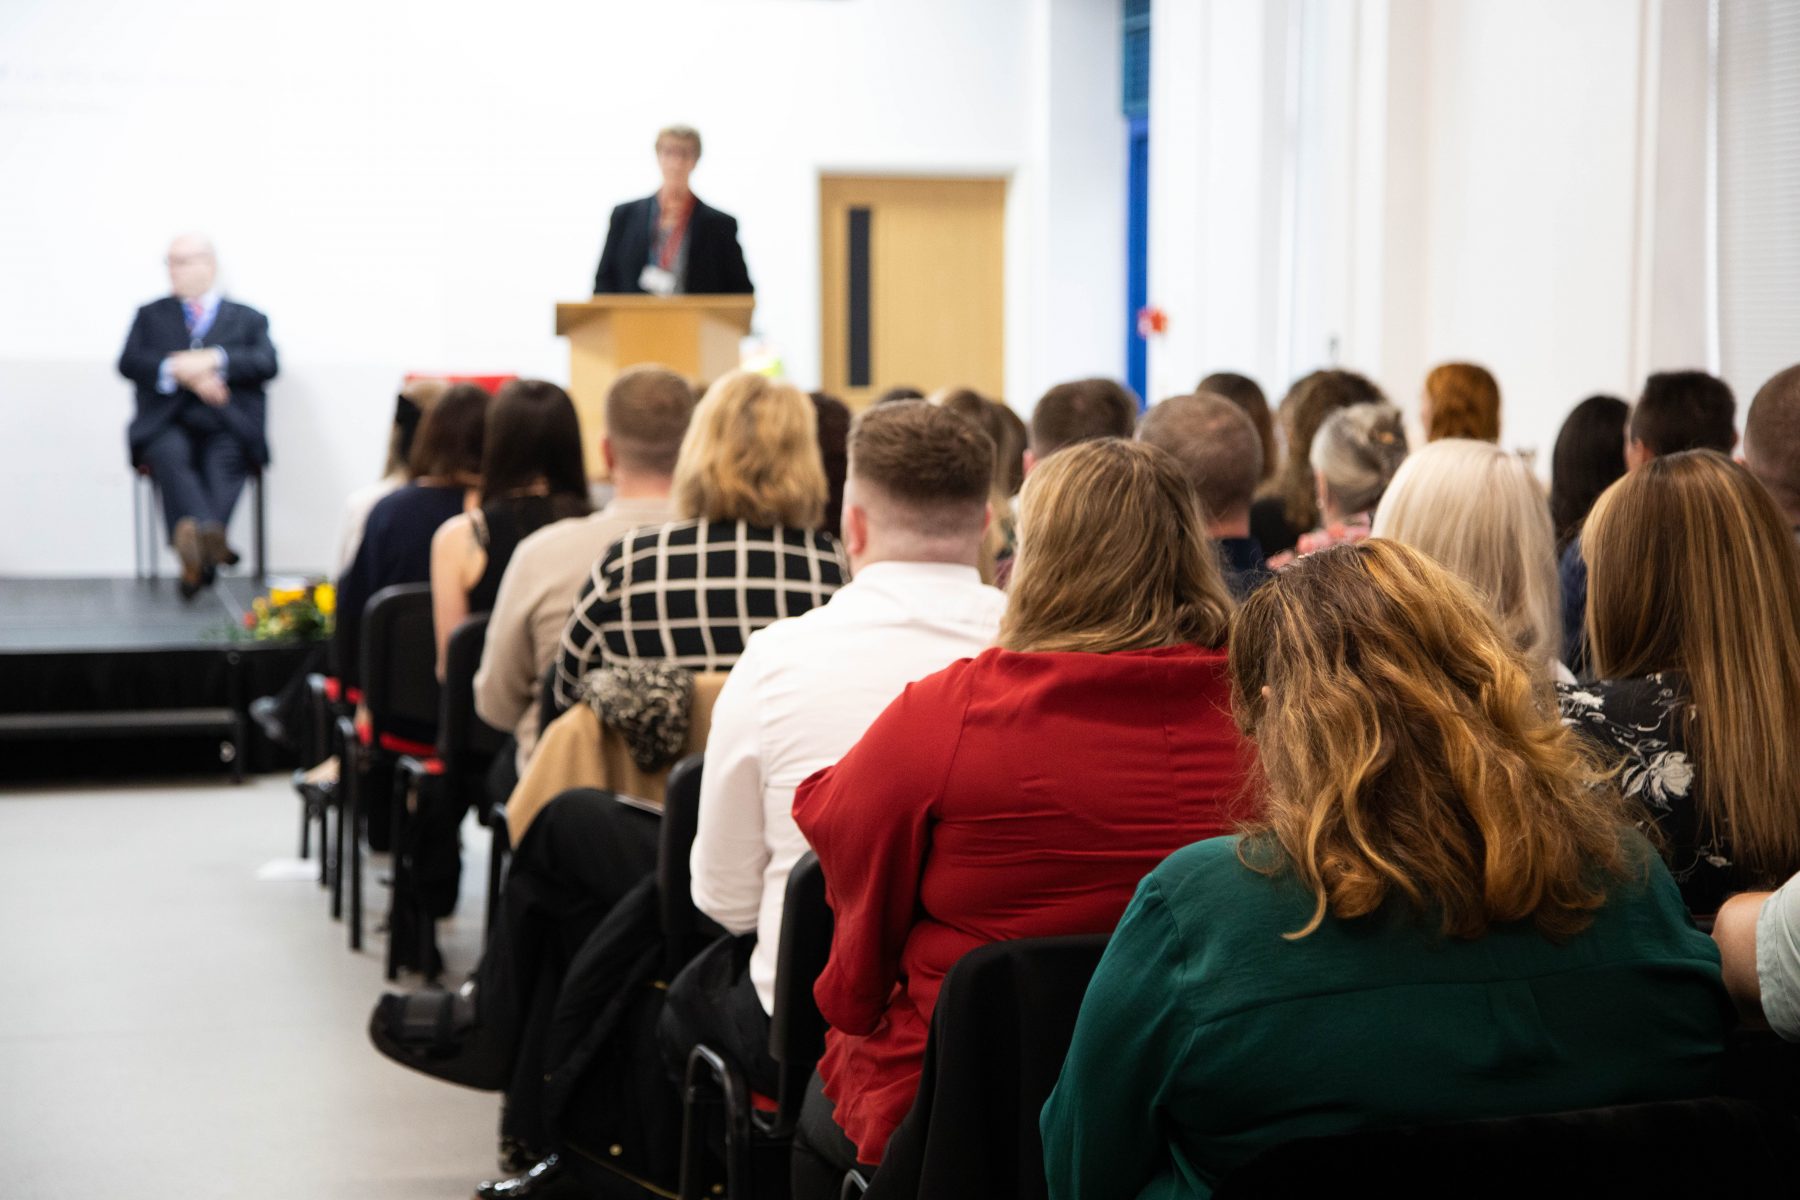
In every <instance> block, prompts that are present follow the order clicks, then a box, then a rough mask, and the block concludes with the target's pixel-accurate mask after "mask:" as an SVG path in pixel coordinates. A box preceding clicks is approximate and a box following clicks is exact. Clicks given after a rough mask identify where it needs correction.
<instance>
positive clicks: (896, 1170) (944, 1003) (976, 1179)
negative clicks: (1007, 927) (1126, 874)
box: [868, 934, 1107, 1200]
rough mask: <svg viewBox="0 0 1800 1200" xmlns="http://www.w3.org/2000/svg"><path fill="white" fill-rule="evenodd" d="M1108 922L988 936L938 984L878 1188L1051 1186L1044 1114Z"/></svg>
mask: <svg viewBox="0 0 1800 1200" xmlns="http://www.w3.org/2000/svg"><path fill="white" fill-rule="evenodd" d="M1106 941H1107V937H1106V935H1105V934H1084V935H1079V936H1074V937H1054V938H1027V939H1024V940H1021V941H1013V942H993V943H990V944H988V945H986V946H980V947H977V948H976V949H974V950H971V951H969V952H968V953H967V954H965V955H964V956H963V957H962V959H961V960H960V961H959V962H958V963H957V964H956V966H954V967H952V968H951V970H950V974H949V975H948V976H946V977H945V979H944V986H943V989H942V990H941V991H940V992H939V993H938V1001H937V1008H936V1010H935V1011H934V1012H933V1013H932V1017H931V1037H930V1040H929V1041H928V1042H927V1044H926V1048H925V1069H924V1073H923V1074H922V1075H921V1076H920V1079H919V1095H918V1098H917V1099H916V1100H915V1101H914V1102H913V1107H912V1111H911V1112H909V1113H908V1114H907V1116H906V1120H904V1121H903V1122H901V1124H900V1128H899V1129H897V1130H895V1132H894V1136H893V1137H892V1138H891V1139H890V1140H889V1142H888V1147H887V1153H886V1154H885V1155H884V1156H883V1157H882V1160H881V1170H880V1171H878V1172H876V1174H875V1178H874V1179H873V1180H872V1181H871V1182H870V1184H869V1190H868V1196H869V1197H870V1198H871V1200H879V1198H880V1197H899V1196H906V1197H913V1196H930V1197H932V1198H933V1200H959V1198H961V1197H968V1198H969V1200H976V1198H977V1197H989V1196H1012V1197H1018V1198H1020V1200H1031V1198H1034V1197H1045V1196H1047V1195H1048V1191H1049V1186H1048V1184H1046V1183H1045V1181H1044V1144H1043V1140H1042V1138H1040V1137H1039V1135H1038V1114H1039V1113H1040V1112H1041V1111H1042V1110H1043V1107H1044V1102H1045V1101H1046V1100H1048V1099H1049V1098H1050V1090H1051V1089H1052V1088H1054V1087H1055V1086H1056V1079H1057V1076H1058V1075H1060V1074H1061V1073H1062V1064H1063V1059H1064V1058H1065V1057H1066V1056H1067V1055H1068V1052H1069V1041H1070V1039H1071V1038H1072V1037H1073V1036H1074V1033H1075V1017H1076V1015H1077V1014H1078V1013H1079V1012H1080V1010H1081V1000H1082V997H1083V996H1085V995H1086V994H1087V986H1088V981H1089V980H1090V979H1092V978H1093V975H1094V968H1095V967H1097V966H1099V965H1100V955H1101V954H1102V953H1104V952H1105V950H1106Z"/></svg>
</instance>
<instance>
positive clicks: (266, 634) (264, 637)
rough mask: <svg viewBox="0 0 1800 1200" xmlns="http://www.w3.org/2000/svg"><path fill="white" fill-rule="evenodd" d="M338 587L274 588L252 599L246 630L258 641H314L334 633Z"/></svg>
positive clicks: (326, 585) (310, 584)
mask: <svg viewBox="0 0 1800 1200" xmlns="http://www.w3.org/2000/svg"><path fill="white" fill-rule="evenodd" d="M336 614H337V590H336V589H335V588H333V587H332V586H331V584H330V583H327V582H324V581H320V582H318V583H307V584H302V585H300V586H299V587H277V588H270V589H269V594H268V595H266V596H258V597H257V598H256V599H254V600H252V601H251V602H250V611H249V612H247V613H245V614H244V632H245V633H246V634H247V635H248V637H249V639H250V640H252V641H257V642H314V641H323V640H324V639H326V638H328V637H330V636H331V631H332V628H333V627H334V625H335V624H336V620H335V618H336Z"/></svg>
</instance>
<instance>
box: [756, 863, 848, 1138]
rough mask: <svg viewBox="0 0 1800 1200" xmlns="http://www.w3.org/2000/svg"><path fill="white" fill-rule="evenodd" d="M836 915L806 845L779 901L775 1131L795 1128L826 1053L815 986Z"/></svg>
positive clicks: (772, 1027)
mask: <svg viewBox="0 0 1800 1200" xmlns="http://www.w3.org/2000/svg"><path fill="white" fill-rule="evenodd" d="M832 927H833V920H832V916H831V906H830V905H829V904H827V903H826V902H825V871H824V868H822V867H820V866H819V856H818V855H816V854H814V853H813V852H812V851H811V850H808V851H807V852H806V853H805V854H804V855H803V856H801V859H800V861H799V862H797V863H795V864H794V869H793V870H792V871H790V872H789V873H788V881H787V893H786V898H785V899H784V900H783V901H782V906H781V942H780V944H779V948H778V949H777V950H776V952H775V1011H774V1013H773V1014H772V1015H771V1017H770V1024H769V1057H771V1058H773V1059H774V1060H775V1061H776V1063H778V1064H779V1065H780V1067H781V1089H780V1091H779V1092H778V1093H777V1095H776V1102H777V1104H778V1106H779V1107H778V1108H777V1110H776V1114H775V1124H774V1128H773V1130H771V1132H774V1133H786V1132H790V1131H792V1129H793V1128H794V1124H795V1122H796V1121H798V1120H799V1119H800V1104H801V1101H803V1100H804V1099H805V1098H806V1085H807V1082H808V1081H809V1080H810V1079H811V1078H812V1073H813V1070H814V1068H816V1067H817V1066H818V1065H819V1059H820V1057H821V1056H823V1055H824V1053H825V1018H824V1017H823V1016H821V1015H820V1014H819V1004H818V1001H816V1000H814V999H813V985H814V984H815V983H817V982H818V981H819V976H820V975H821V974H823V973H824V971H825V963H826V960H828V959H829V958H830V957H831V933H832Z"/></svg>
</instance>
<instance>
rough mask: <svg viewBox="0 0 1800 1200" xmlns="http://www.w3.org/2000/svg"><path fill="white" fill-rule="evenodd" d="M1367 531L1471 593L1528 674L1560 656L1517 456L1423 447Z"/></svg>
mask: <svg viewBox="0 0 1800 1200" xmlns="http://www.w3.org/2000/svg"><path fill="white" fill-rule="evenodd" d="M1370 532H1371V533H1372V534H1373V535H1374V536H1375V537H1383V538H1392V539H1394V540H1395V541H1397V542H1405V543H1406V544H1407V545H1409V546H1411V547H1412V548H1413V549H1415V550H1422V551H1424V552H1425V553H1426V554H1428V555H1430V556H1431V558H1432V559H1433V561H1435V562H1436V563H1437V564H1438V565H1439V566H1441V567H1444V568H1445V569H1447V570H1449V571H1450V572H1451V573H1452V574H1454V575H1456V576H1457V578H1459V579H1461V580H1462V581H1463V582H1464V583H1466V584H1468V585H1469V586H1470V587H1471V588H1473V589H1474V590H1475V594H1476V595H1477V596H1479V597H1480V598H1481V600H1482V602H1483V603H1484V604H1486V605H1487V609H1488V612H1489V613H1490V614H1492V615H1493V616H1494V617H1495V618H1496V619H1497V620H1498V621H1499V623H1500V632H1501V633H1503V634H1505V635H1506V637H1507V638H1508V639H1509V640H1510V641H1511V642H1512V644H1513V645H1515V646H1517V647H1518V648H1519V649H1520V650H1522V651H1524V652H1525V656H1526V658H1527V659H1529V660H1530V661H1531V662H1532V663H1533V664H1534V665H1535V666H1537V667H1539V668H1540V669H1544V670H1548V668H1549V666H1550V664H1551V663H1552V662H1554V661H1556V660H1558V659H1560V658H1561V657H1562V596H1561V591H1560V588H1559V586H1558V584H1557V579H1556V530H1555V529H1554V528H1553V527H1552V525H1551V521H1550V507H1549V504H1548V502H1547V501H1546V500H1545V498H1544V489H1543V487H1542V485H1540V484H1539V483H1538V481H1537V477H1536V476H1534V475H1533V474H1532V473H1531V468H1529V467H1527V466H1526V465H1525V463H1524V461H1523V460H1522V459H1520V458H1519V457H1518V456H1517V455H1515V454H1508V453H1507V452H1506V451H1504V450H1502V449H1500V447H1498V446H1496V445H1493V444H1492V443H1491V442H1475V441H1470V440H1468V439H1467V438H1446V439H1445V440H1443V441H1441V442H1433V443H1431V444H1430V445H1429V446H1426V447H1424V448H1423V449H1421V450H1419V451H1418V452H1417V453H1416V454H1414V455H1412V457H1410V458H1408V459H1407V460H1406V461H1405V462H1404V463H1402V464H1401V465H1400V469H1399V471H1397V472H1395V474H1394V481H1393V482H1392V483H1391V484H1389V485H1388V490H1387V493H1386V494H1385V495H1384V496H1382V498H1381V505H1380V507H1379V508H1377V509H1376V510H1375V522H1374V526H1373V528H1372V529H1371V530H1370Z"/></svg>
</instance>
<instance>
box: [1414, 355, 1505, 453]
mask: <svg viewBox="0 0 1800 1200" xmlns="http://www.w3.org/2000/svg"><path fill="white" fill-rule="evenodd" d="M1425 399H1426V401H1427V404H1426V409H1425V440H1426V441H1428V442H1435V441H1437V440H1438V439H1439V438H1453V437H1454V438H1473V439H1475V440H1476V441H1482V442H1497V441H1499V440H1500V385H1499V383H1497V382H1496V381H1495V379H1494V376H1493V374H1492V372H1490V371H1489V370H1488V369H1487V368H1486V367H1482V366H1477V365H1476V364H1475V363H1465V362H1450V363H1442V364H1440V365H1438V366H1436V367H1433V368H1432V370H1431V374H1429V375H1427V376H1425Z"/></svg>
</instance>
